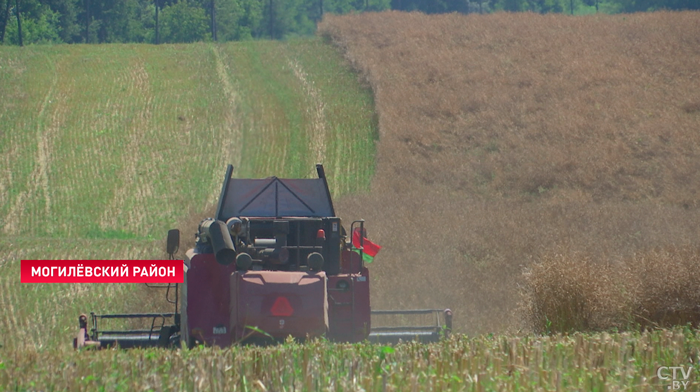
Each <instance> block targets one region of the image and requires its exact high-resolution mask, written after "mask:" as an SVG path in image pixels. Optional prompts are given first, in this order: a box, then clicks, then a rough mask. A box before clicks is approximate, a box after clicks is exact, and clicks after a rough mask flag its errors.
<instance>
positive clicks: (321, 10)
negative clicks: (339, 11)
mask: <svg viewBox="0 0 700 392" xmlns="http://www.w3.org/2000/svg"><path fill="white" fill-rule="evenodd" d="M318 10H319V14H318V15H319V16H318V20H321V19H323V0H318Z"/></svg>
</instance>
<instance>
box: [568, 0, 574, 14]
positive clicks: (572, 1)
mask: <svg viewBox="0 0 700 392" xmlns="http://www.w3.org/2000/svg"><path fill="white" fill-rule="evenodd" d="M569 4H570V5H571V15H573V14H574V0H571V1H570V3H569Z"/></svg>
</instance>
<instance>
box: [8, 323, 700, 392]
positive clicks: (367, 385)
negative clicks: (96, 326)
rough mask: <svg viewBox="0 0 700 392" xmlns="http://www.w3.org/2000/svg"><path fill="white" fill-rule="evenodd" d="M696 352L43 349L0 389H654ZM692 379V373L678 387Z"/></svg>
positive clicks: (484, 347) (658, 342) (644, 342)
mask: <svg viewBox="0 0 700 392" xmlns="http://www.w3.org/2000/svg"><path fill="white" fill-rule="evenodd" d="M699 358H700V342H698V337H697V335H696V333H695V332H694V331H690V330H683V329H676V330H666V331H657V332H653V333H643V334H632V333H620V334H612V335H611V334H606V333H603V334H595V335H587V334H574V335H572V336H561V335H556V336H549V337H533V336H530V337H515V336H496V337H493V336H484V337H479V338H467V337H464V336H462V337H458V338H452V339H449V340H445V341H443V342H441V343H434V344H429V345H423V344H417V343H405V344H400V345H397V346H395V347H389V346H378V345H372V344H366V343H364V344H352V345H350V344H331V343H328V342H326V341H320V340H318V341H312V342H307V343H306V344H298V343H294V342H293V341H288V342H286V343H285V344H282V345H279V346H274V347H238V346H235V347H231V348H227V349H218V348H196V349H193V350H165V349H151V350H131V351H119V350H109V351H101V352H75V353H66V352H63V351H58V352H57V351H45V352H41V353H33V352H32V353H19V354H18V353H10V354H9V355H4V356H0V390H2V389H3V386H4V388H6V389H7V390H41V391H64V390H70V391H134V390H143V391H171V390H183V391H281V392H282V391H376V392H380V391H397V392H399V391H401V392H402V391H513V392H515V391H635V392H636V391H659V390H663V389H667V387H669V386H670V385H671V381H669V380H663V379H659V377H658V376H657V373H656V372H657V368H658V366H680V365H683V366H685V368H686V369H687V368H688V366H692V363H697V360H698V359H699ZM694 371H697V369H695V370H694ZM669 374H670V373H669ZM679 374H680V372H679ZM662 376H663V377H665V373H662ZM669 379H670V376H669ZM678 379H682V378H681V376H679V377H678ZM698 385H699V384H698V382H697V374H692V373H691V374H690V375H689V377H688V378H687V381H686V384H685V386H686V388H687V389H686V390H688V391H692V390H696V388H697V386H698Z"/></svg>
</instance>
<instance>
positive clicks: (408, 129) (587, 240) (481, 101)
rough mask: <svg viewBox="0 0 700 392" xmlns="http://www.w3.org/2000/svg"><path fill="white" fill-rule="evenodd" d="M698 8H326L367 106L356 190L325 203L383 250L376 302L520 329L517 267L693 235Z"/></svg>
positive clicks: (621, 256)
mask: <svg viewBox="0 0 700 392" xmlns="http://www.w3.org/2000/svg"><path fill="white" fill-rule="evenodd" d="M699 20H700V14H698V13H697V12H681V13H669V12H658V13H646V14H634V15H615V16H608V15H597V16H587V17H570V16H566V15H537V14H527V13H526V14H522V13H520V14H509V13H497V14H493V15H457V14H452V15H430V16H429V15H423V14H419V13H400V12H385V13H375V14H372V13H370V14H361V15H348V16H330V15H329V16H327V17H326V18H325V19H324V20H323V22H322V23H321V24H320V25H319V33H320V34H321V35H322V36H324V37H326V39H328V40H329V41H331V42H333V43H334V44H335V45H337V46H338V47H340V48H341V49H342V50H343V51H344V52H345V56H346V58H347V59H348V60H349V61H350V62H351V64H353V66H354V67H355V68H356V69H357V70H358V71H360V72H361V74H362V76H363V78H364V79H365V80H366V81H367V82H368V83H369V84H370V85H371V86H372V89H373V91H374V94H375V100H376V110H377V115H378V117H379V132H380V143H379V144H378V150H377V171H376V175H375V177H374V180H373V182H372V187H371V193H370V194H368V195H366V196H362V197H354V196H353V197H349V198H345V199H344V200H343V201H342V202H341V203H340V208H339V211H340V212H341V213H342V214H343V216H346V217H348V216H349V217H353V218H354V217H362V216H364V217H372V218H373V219H372V221H371V222H369V225H370V226H369V231H370V236H371V237H372V238H374V239H375V240H376V241H377V242H378V243H380V244H382V245H384V250H382V253H381V254H380V256H379V257H378V259H377V261H376V265H375V266H373V279H374V282H375V283H377V284H376V285H375V287H376V289H375V294H376V296H375V297H373V301H374V305H375V307H376V306H380V307H392V308H393V307H409V306H411V307H415V306H418V307H422V306H430V307H437V306H449V307H452V308H453V309H455V315H456V316H455V323H458V325H459V326H460V330H462V331H468V332H471V333H473V332H485V331H498V330H503V329H517V328H518V321H519V320H518V317H515V316H514V310H515V309H516V307H517V302H518V294H519V291H520V290H519V288H518V287H519V286H522V285H523V284H525V280H524V279H523V278H522V276H521V275H522V274H521V272H522V271H523V270H524V269H525V268H526V267H528V266H531V265H532V264H533V262H537V261H538V260H539V261H542V260H541V259H542V258H543V257H545V256H546V255H549V254H577V255H582V256H581V257H578V258H576V259H572V260H571V262H572V263H575V262H577V261H578V260H580V259H586V260H591V262H592V263H594V264H596V263H598V264H613V265H614V264H615V263H617V262H618V261H620V260H626V259H633V260H635V257H637V255H642V254H646V253H645V252H648V251H650V249H653V248H656V247H665V248H673V247H675V246H680V247H685V246H689V247H697V246H698V238H700V232H699V230H698V225H697V222H698V218H700V210H698V207H700V205H699V203H698V201H700V199H699V198H698V192H699V191H700V177H698V176H697V173H698V169H700V167H699V166H698V165H700V149H698V146H700V134H698V132H697V130H698V129H700V113H698V111H697V110H695V108H696V107H697V105H698V103H700V68H699V67H698V66H697V65H698V64H700V23H699V22H698V21H699ZM639 257H642V256H639ZM644 257H646V256H644ZM674 260H678V258H674V257H670V258H659V259H656V260H655V262H658V263H673V262H675V261H674ZM633 262H634V261H633ZM596 265H597V264H596ZM674 267H675V266H674V265H673V264H671V265H669V266H668V268H674ZM409 282H410V283H409ZM668 284H669V285H673V284H674V282H668Z"/></svg>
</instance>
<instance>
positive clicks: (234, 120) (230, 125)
mask: <svg viewBox="0 0 700 392" xmlns="http://www.w3.org/2000/svg"><path fill="white" fill-rule="evenodd" d="M212 52H213V54H214V61H215V65H216V74H217V75H218V77H219V80H220V81H221V88H222V90H223V92H224V95H225V96H226V100H227V102H228V108H227V110H226V113H225V114H224V124H223V134H222V135H221V137H220V138H218V139H219V140H218V142H219V146H218V147H219V150H220V151H221V153H220V157H221V162H219V163H218V164H217V165H216V166H215V167H224V166H225V165H226V164H228V163H231V164H233V166H234V167H235V168H238V167H239V165H240V161H241V160H240V157H241V151H240V147H239V146H240V145H241V140H242V134H241V127H240V121H239V119H238V106H239V103H238V102H239V97H238V94H237V93H236V89H235V88H234V86H233V83H231V78H230V77H229V70H228V66H227V64H226V63H224V60H223V59H222V58H221V52H220V51H219V46H218V45H212ZM211 172H212V179H211V181H212V184H216V183H218V182H219V181H220V180H221V172H220V171H219V170H211ZM218 197H219V192H218V191H216V192H212V193H211V194H210V195H209V200H207V202H208V204H214V203H216V201H217V199H218Z"/></svg>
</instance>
